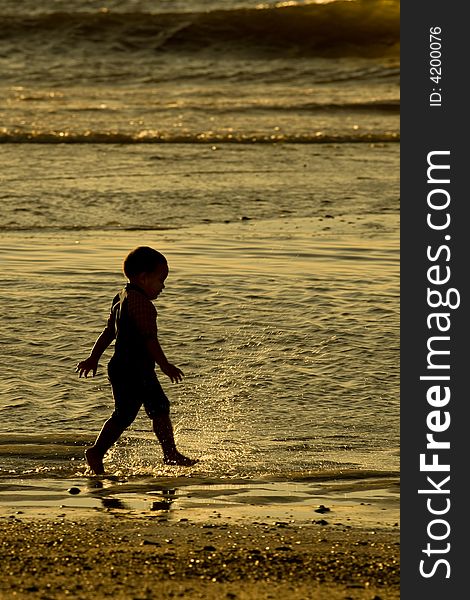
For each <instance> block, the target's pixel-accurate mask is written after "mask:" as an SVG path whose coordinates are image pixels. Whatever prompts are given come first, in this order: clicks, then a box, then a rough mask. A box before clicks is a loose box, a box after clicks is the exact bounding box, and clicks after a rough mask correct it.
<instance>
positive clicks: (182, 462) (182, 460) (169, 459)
mask: <svg viewBox="0 0 470 600" xmlns="http://www.w3.org/2000/svg"><path fill="white" fill-rule="evenodd" d="M163 462H164V463H165V465H176V466H178V467H192V466H193V465H195V464H196V463H198V462H199V461H198V459H197V458H188V457H187V456H184V455H183V454H180V453H179V452H177V453H176V454H171V455H167V456H165V457H164V459H163Z"/></svg>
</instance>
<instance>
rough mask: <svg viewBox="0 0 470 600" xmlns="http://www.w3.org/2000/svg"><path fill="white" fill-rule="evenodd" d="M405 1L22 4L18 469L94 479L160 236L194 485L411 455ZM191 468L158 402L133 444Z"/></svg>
mask: <svg viewBox="0 0 470 600" xmlns="http://www.w3.org/2000/svg"><path fill="white" fill-rule="evenodd" d="M398 12H399V8H398V3H397V2H389V1H372V0H371V1H357V2H355V1H351V2H343V1H340V0H338V1H336V2H327V3H308V2H289V3H284V4H273V3H265V4H263V5H260V4H259V3H256V2H250V1H245V2H235V1H233V0H216V1H214V2H210V1H204V2H202V1H201V2H198V1H197V0H196V1H194V2H189V1H182V2H178V1H176V2H166V1H160V2H158V1H152V2H150V1H148V0H142V1H135V2H134V1H132V0H124V1H122V2H97V1H94V0H93V1H92V0H90V1H85V0H84V1H78V0H77V1H75V2H67V3H66V2H63V1H62V0H60V1H59V0H57V1H54V2H52V1H49V2H33V1H32V0H27V1H21V2H16V1H15V2H13V0H3V1H2V2H0V28H1V35H0V40H1V41H0V69H1V72H2V78H1V81H0V97H1V99H2V100H1V103H0V142H1V144H0V158H1V162H2V171H1V173H0V180H1V186H0V199H1V205H2V210H1V211H0V259H1V264H2V285H1V287H0V301H1V306H2V312H1V316H0V321H1V327H2V336H1V339H0V348H1V362H2V377H1V379H0V477H2V478H4V479H8V480H10V479H11V478H23V477H26V476H27V477H48V478H50V477H59V478H63V477H69V478H70V477H72V476H74V477H81V476H84V475H85V463H84V461H83V450H84V448H85V446H86V445H87V444H89V443H91V441H92V440H93V439H94V437H95V436H96V434H97V432H98V431H99V429H100V427H101V425H102V423H103V421H104V420H105V419H106V418H107V417H108V416H109V414H110V412H111V410H112V398H111V392H110V386H109V383H108V381H107V378H106V368H105V367H106V363H107V360H109V358H110V356H111V351H108V352H107V354H106V355H105V356H103V359H102V362H101V367H100V370H99V372H98V375H97V377H96V378H94V379H90V378H89V379H87V380H83V379H82V380H79V379H78V378H77V375H76V374H75V372H74V370H75V365H76V364H77V362H78V361H79V360H81V359H83V358H85V357H86V356H87V354H88V352H89V350H90V348H91V346H92V345H93V343H94V340H95V339H96V337H97V336H98V335H99V333H100V331H101V330H102V328H103V326H104V324H105V321H106V317H107V314H108V310H109V305H110V302H111V300H112V298H113V296H114V294H115V293H116V291H118V290H119V288H120V287H121V286H122V285H123V284H124V282H125V280H124V278H123V276H122V273H121V270H120V268H121V263H122V260H123V258H124V256H125V255H126V254H127V252H128V251H129V250H130V249H132V248H133V247H135V246H137V245H141V244H148V245H152V246H154V247H156V248H158V249H159V250H160V251H162V252H164V253H165V254H166V256H167V258H168V260H169V263H170V276H169V279H168V284H167V288H166V290H165V292H164V294H163V295H162V297H161V298H160V299H159V300H158V302H157V309H158V312H159V328H160V331H161V342H162V345H163V347H164V349H165V351H166V353H167V355H168V356H169V358H170V359H171V360H172V361H173V362H175V363H176V364H177V365H178V366H180V368H182V370H183V371H184V373H185V375H186V377H185V379H184V382H183V383H182V384H180V385H172V384H171V383H170V382H169V381H166V380H165V377H164V376H163V375H162V376H161V381H162V384H163V385H164V387H165V389H166V391H167V393H168V395H169V397H170V400H171V403H172V418H173V421H174V426H175V431H176V437H177V442H178V445H179V446H180V449H181V450H182V451H183V452H185V453H187V454H189V455H191V456H195V457H197V458H199V459H200V461H201V462H200V463H199V464H198V465H197V466H196V467H194V468H193V469H191V470H190V474H191V476H192V477H195V478H199V481H200V480H201V478H202V479H204V478H212V480H220V479H224V478H248V479H249V478H259V477H265V478H266V477H267V478H271V479H276V478H277V479H284V480H287V481H289V480H291V479H295V478H299V477H300V478H302V477H304V478H305V477H312V478H320V479H321V478H322V477H323V478H325V477H326V478H331V477H338V478H340V479H341V477H351V474H353V475H354V476H356V477H357V478H359V479H360V478H363V477H369V476H371V474H374V475H377V474H378V475H384V476H385V475H387V476H388V475H390V474H391V473H392V474H393V473H395V474H396V473H397V472H398V468H399V452H398V450H399V366H398V352H399V350H398V347H399V316H398V314H399V305H398V302H399V281H398V271H399V239H398V236H399V182H398V169H399V143H398V142H399V83H398V77H399V57H398ZM106 465H107V468H108V471H109V472H110V473H113V474H116V475H118V476H123V477H127V478H129V477H131V478H139V477H144V478H145V477H152V478H155V477H157V478H158V477H169V476H174V475H175V474H176V475H184V474H187V473H188V470H184V469H183V470H180V469H172V468H169V467H163V466H162V464H161V452H160V449H159V447H158V444H156V442H155V440H154V439H153V437H152V435H151V433H150V428H149V422H148V420H147V419H146V417H145V415H144V414H142V415H139V417H138V419H137V420H136V422H135V423H134V425H133V426H132V428H131V429H129V430H128V431H127V432H126V434H125V435H124V436H123V438H122V439H121V440H120V442H119V443H118V444H117V445H116V446H115V447H114V448H113V450H112V451H111V452H110V453H109V456H108V457H107V462H106Z"/></svg>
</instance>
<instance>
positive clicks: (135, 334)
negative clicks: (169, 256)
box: [106, 283, 157, 374]
mask: <svg viewBox="0 0 470 600" xmlns="http://www.w3.org/2000/svg"><path fill="white" fill-rule="evenodd" d="M106 329H107V330H108V332H109V333H110V335H112V336H113V337H114V338H115V339H116V343H115V346H114V356H113V358H112V360H113V363H114V364H115V365H117V366H119V368H122V369H123V370H125V371H126V372H129V371H130V372H132V373H136V374H145V373H148V372H149V371H154V369H155V360H154V359H153V357H152V355H151V354H150V352H149V350H148V348H147V343H148V341H149V340H150V339H152V338H155V339H157V309H156V308H155V306H154V305H153V304H152V302H151V301H150V299H149V298H148V296H147V295H146V294H145V292H144V291H143V290H141V289H140V288H139V287H138V286H136V285H134V284H131V283H128V284H127V285H126V287H125V288H124V289H123V290H122V292H120V293H119V294H116V296H115V297H114V299H113V303H112V306H111V312H110V314H109V318H108V323H107V325H106Z"/></svg>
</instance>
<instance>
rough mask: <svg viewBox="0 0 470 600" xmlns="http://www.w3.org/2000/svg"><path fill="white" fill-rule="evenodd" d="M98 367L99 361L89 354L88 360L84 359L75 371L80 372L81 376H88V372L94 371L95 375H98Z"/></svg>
mask: <svg viewBox="0 0 470 600" xmlns="http://www.w3.org/2000/svg"><path fill="white" fill-rule="evenodd" d="M97 369H98V361H97V360H95V359H94V358H92V357H91V356H89V357H88V358H87V359H86V360H82V361H81V362H79V363H78V365H77V368H76V369H75V373H80V375H79V377H82V376H83V375H84V376H85V377H88V373H89V372H90V371H93V377H94V376H95V375H96V370H97Z"/></svg>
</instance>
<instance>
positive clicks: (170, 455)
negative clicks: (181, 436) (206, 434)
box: [152, 414, 198, 467]
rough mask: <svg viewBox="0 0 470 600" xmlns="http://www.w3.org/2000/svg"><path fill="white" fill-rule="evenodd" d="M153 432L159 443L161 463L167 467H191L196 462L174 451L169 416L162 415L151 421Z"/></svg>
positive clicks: (174, 446) (173, 438)
mask: <svg viewBox="0 0 470 600" xmlns="http://www.w3.org/2000/svg"><path fill="white" fill-rule="evenodd" d="M152 424H153V431H154V432H155V435H156V436H157V438H158V441H159V442H160V445H161V447H162V450H163V462H164V463H165V464H167V465H179V466H181V467H192V466H193V465H195V464H196V463H197V462H198V461H197V460H194V459H191V458H188V457H187V456H184V455H183V454H181V453H180V452H178V450H177V449H176V444H175V437H174V434H173V425H172V424H171V420H170V415H167V414H163V415H161V416H159V417H155V418H153V419H152Z"/></svg>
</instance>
